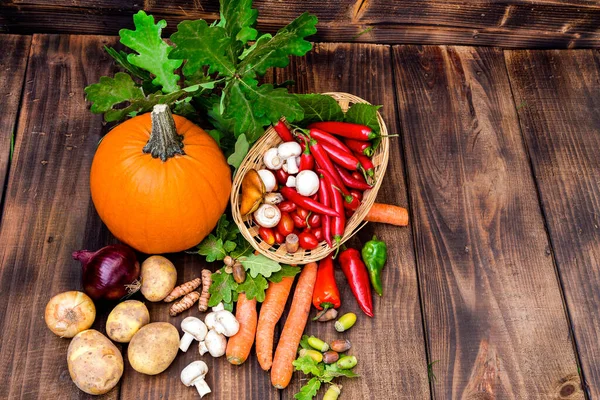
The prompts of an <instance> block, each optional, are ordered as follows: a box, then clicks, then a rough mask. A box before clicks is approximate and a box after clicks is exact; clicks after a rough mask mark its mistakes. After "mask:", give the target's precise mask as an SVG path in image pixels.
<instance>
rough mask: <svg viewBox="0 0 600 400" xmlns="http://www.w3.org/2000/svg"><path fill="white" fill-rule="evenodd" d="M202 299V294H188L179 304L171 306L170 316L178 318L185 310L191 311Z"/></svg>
mask: <svg viewBox="0 0 600 400" xmlns="http://www.w3.org/2000/svg"><path fill="white" fill-rule="evenodd" d="M199 298H200V293H198V292H196V291H193V292H191V293H188V294H186V295H185V296H184V297H183V299H181V300H179V301H178V302H177V303H175V304H173V305H172V306H171V309H170V310H169V315H170V316H171V317H174V316H176V315H177V314H181V313H182V312H184V311H185V310H187V309H189V308H190V307H192V306H193V305H194V303H196V302H197V301H198V299H199Z"/></svg>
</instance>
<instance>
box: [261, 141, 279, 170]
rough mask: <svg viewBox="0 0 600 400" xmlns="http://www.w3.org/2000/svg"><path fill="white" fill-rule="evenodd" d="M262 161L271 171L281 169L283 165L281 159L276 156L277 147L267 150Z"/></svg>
mask: <svg viewBox="0 0 600 400" xmlns="http://www.w3.org/2000/svg"><path fill="white" fill-rule="evenodd" d="M263 161H264V163H265V165H266V166H267V168H269V169H273V170H278V169H281V167H282V165H283V159H282V158H281V157H280V156H279V155H278V150H277V147H273V148H272V149H269V150H267V151H266V152H265V155H264V156H263Z"/></svg>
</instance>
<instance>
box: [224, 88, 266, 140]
mask: <svg viewBox="0 0 600 400" xmlns="http://www.w3.org/2000/svg"><path fill="white" fill-rule="evenodd" d="M257 84H258V82H257V81H256V80H254V79H245V80H243V81H242V80H237V79H236V80H235V81H234V82H233V83H230V85H229V86H228V87H227V88H226V90H225V92H224V108H225V113H224V117H225V118H227V119H231V120H233V121H234V124H233V128H234V129H233V131H234V133H235V136H236V137H237V136H239V135H241V134H242V133H245V134H246V139H248V143H254V142H255V141H256V140H257V139H258V138H259V137H260V136H261V135H262V134H263V133H264V131H265V129H264V126H265V125H268V124H270V123H271V121H270V120H269V119H268V118H267V117H265V116H257V115H256V114H255V113H254V101H253V100H252V98H253V96H252V95H253V92H252V91H251V90H249V88H255V87H256V86H257Z"/></svg>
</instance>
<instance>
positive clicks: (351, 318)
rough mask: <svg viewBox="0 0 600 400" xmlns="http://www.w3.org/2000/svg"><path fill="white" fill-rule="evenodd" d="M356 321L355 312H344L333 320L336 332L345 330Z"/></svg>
mask: <svg viewBox="0 0 600 400" xmlns="http://www.w3.org/2000/svg"><path fill="white" fill-rule="evenodd" d="M355 323H356V314H354V313H351V312H350V313H346V314H344V315H342V316H341V317H340V319H338V320H337V321H335V325H334V327H335V330H336V331H338V332H345V331H347V330H348V329H350V328H352V327H353V326H354V324H355Z"/></svg>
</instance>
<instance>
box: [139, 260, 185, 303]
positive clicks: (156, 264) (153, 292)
mask: <svg viewBox="0 0 600 400" xmlns="http://www.w3.org/2000/svg"><path fill="white" fill-rule="evenodd" d="M141 279H142V288H141V292H142V294H143V295H144V297H145V298H146V299H147V300H148V301H153V302H156V301H161V300H163V299H164V298H165V297H167V296H168V295H169V293H171V291H172V290H173V288H174V287H175V284H176V283H177V270H176V269H175V266H174V265H173V263H172V262H171V261H169V260H167V259H166V258H165V257H163V256H151V257H148V258H147V259H146V260H144V262H143V263H142V276H141Z"/></svg>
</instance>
